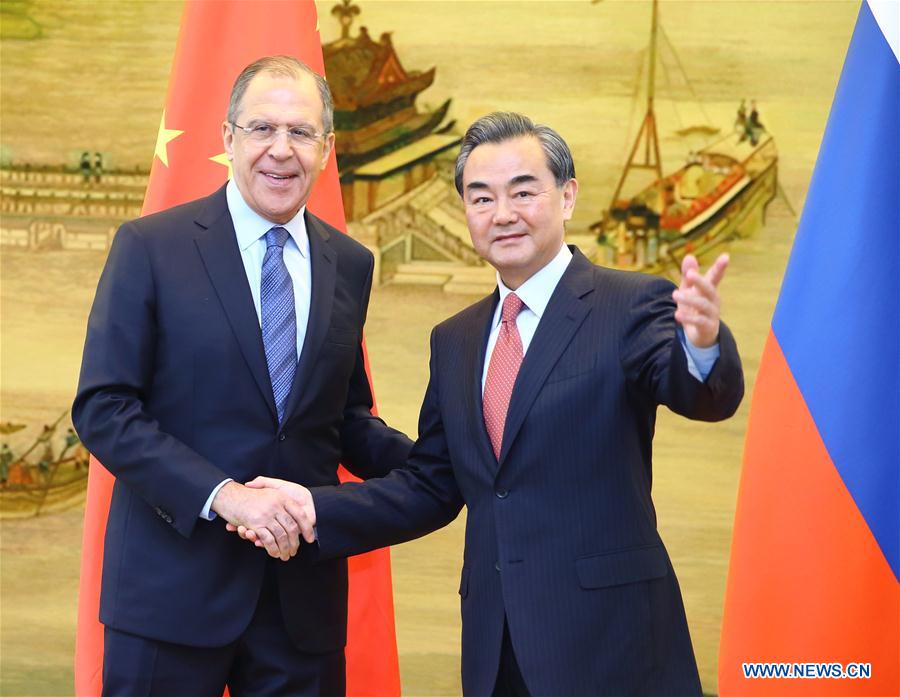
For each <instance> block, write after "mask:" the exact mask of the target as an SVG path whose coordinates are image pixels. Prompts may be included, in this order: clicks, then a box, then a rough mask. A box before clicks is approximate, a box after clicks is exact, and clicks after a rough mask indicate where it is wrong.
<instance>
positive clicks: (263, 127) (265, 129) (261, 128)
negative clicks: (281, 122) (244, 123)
mask: <svg viewBox="0 0 900 697" xmlns="http://www.w3.org/2000/svg"><path fill="white" fill-rule="evenodd" d="M250 128H251V131H250V132H251V133H252V134H253V135H255V136H267V135H269V134H270V133H271V132H272V131H273V130H274V129H273V127H272V125H271V124H268V123H258V124H256V125H255V126H251V127H250Z"/></svg>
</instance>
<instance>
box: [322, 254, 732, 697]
mask: <svg viewBox="0 0 900 697" xmlns="http://www.w3.org/2000/svg"><path fill="white" fill-rule="evenodd" d="M574 254H575V256H574V258H573V260H572V262H571V263H570V265H569V267H568V269H567V270H566V272H565V274H564V275H563V277H562V279H561V280H560V283H559V285H558V286H557V288H556V290H555V292H554V294H553V296H552V298H551V300H550V303H549V304H548V306H547V308H546V310H545V313H544V315H543V316H542V319H541V321H540V324H539V325H538V328H537V331H536V332H535V335H534V338H533V340H532V343H531V345H530V347H529V349H528V352H527V354H526V355H525V359H524V362H523V364H522V367H521V369H520V372H519V375H518V378H517V381H516V384H515V388H514V390H513V394H512V399H511V401H510V406H509V412H508V414H507V420H506V427H505V430H504V436H503V446H502V450H501V453H500V458H499V462H498V460H497V458H495V457H494V454H493V451H492V450H491V446H490V443H489V441H488V436H487V433H486V431H485V427H484V422H483V415H482V407H481V404H482V399H481V376H482V369H483V366H484V359H485V349H486V344H487V337H488V331H489V323H490V320H491V318H492V317H493V312H494V309H495V307H496V303H497V301H498V294H497V293H496V292H495V293H494V295H493V296H490V297H487V298H485V299H484V300H482V301H481V302H478V303H476V304H475V305H472V306H471V307H469V308H467V309H465V310H463V311H462V312H460V313H459V314H458V315H456V316H455V317H452V318H450V319H448V320H447V321H445V322H443V323H442V324H440V325H438V326H437V327H436V328H435V329H434V332H433V334H432V338H431V378H430V382H429V384H428V389H427V392H426V394H425V401H424V404H423V406H422V412H421V417H420V422H419V440H418V441H417V443H416V445H415V447H414V448H413V452H412V455H411V459H410V463H409V467H408V468H407V469H404V470H395V471H394V472H392V473H391V474H390V475H389V476H388V477H386V478H384V479H380V480H372V481H369V482H366V483H365V484H364V485H348V486H344V487H340V488H338V489H332V488H324V489H317V490H315V491H314V497H315V505H316V510H317V519H318V535H319V547H320V554H321V555H322V558H323V559H326V558H333V557H336V556H339V555H344V554H355V553H358V552H361V551H363V550H367V549H370V548H373V547H378V546H381V545H386V544H395V543H397V542H400V541H403V540H407V539H410V538H413V537H416V536H418V535H422V534H425V533H426V532H429V531H430V530H432V529H434V528H435V527H438V526H440V525H443V524H445V523H446V522H448V521H449V520H451V519H453V518H454V517H455V516H456V514H457V513H458V511H459V509H460V507H461V506H462V505H463V504H465V505H466V506H467V509H468V520H467V524H466V545H465V551H464V558H463V568H462V579H461V581H460V588H459V593H460V596H461V598H462V682H463V692H464V693H465V694H467V695H488V694H490V692H491V690H492V688H493V685H494V680H495V676H496V671H497V665H498V662H499V652H500V645H501V636H502V630H503V621H504V616H505V617H506V619H507V622H508V623H509V632H510V636H511V639H512V643H513V646H514V648H515V652H516V656H517V659H518V662H519V665H520V667H521V670H522V674H523V676H524V678H525V680H526V682H527V684H528V686H529V689H530V690H531V692H532V693H533V694H534V695H603V694H610V695H624V694H627V695H637V694H673V695H686V694H699V692H700V682H699V679H698V675H697V668H696V664H695V660H694V655H693V650H692V648H691V641H690V637H689V635H688V628H687V623H686V620H685V615H684V608H683V605H682V601H681V594H680V591H679V588H678V583H677V581H676V579H675V574H674V572H673V570H672V565H671V563H670V561H669V557H668V555H667V553H666V550H665V548H664V547H663V543H662V540H661V539H660V537H659V534H658V533H657V529H656V514H655V511H654V508H653V502H652V500H651V498H650V488H651V443H652V440H653V431H654V425H655V421H656V408H657V405H659V404H665V405H666V406H668V407H669V408H670V409H672V410H673V411H676V412H678V413H679V414H684V415H685V416H688V417H691V418H695V419H703V420H708V421H714V420H717V419H724V418H726V417H728V416H730V415H731V414H732V413H733V412H734V411H735V409H736V408H737V406H738V404H739V403H740V400H741V397H742V395H743V376H742V372H741V366H740V359H739V357H738V354H737V348H736V346H735V343H734V339H733V338H732V335H731V333H730V332H729V330H728V328H727V327H725V325H724V324H723V325H722V328H721V333H720V337H719V343H720V347H721V355H720V358H719V359H718V361H717V362H716V364H715V366H714V367H713V370H712V372H711V373H710V375H709V376H708V378H707V380H706V382H705V383H701V382H699V381H697V380H695V379H694V378H693V377H692V376H691V375H690V373H689V372H688V370H687V363H686V359H685V356H684V352H683V348H682V345H681V342H680V341H679V340H678V338H677V336H676V324H675V320H674V303H673V300H672V297H671V291H672V290H673V286H672V284H671V283H669V282H668V281H665V280H662V279H659V278H655V277H650V276H645V275H641V274H636V273H624V272H619V271H613V270H609V269H604V268H600V267H597V266H594V265H592V264H591V263H590V262H588V261H587V260H586V259H585V258H584V256H583V255H582V254H581V253H580V252H578V250H575V252H574ZM700 450H702V447H701V448H700Z"/></svg>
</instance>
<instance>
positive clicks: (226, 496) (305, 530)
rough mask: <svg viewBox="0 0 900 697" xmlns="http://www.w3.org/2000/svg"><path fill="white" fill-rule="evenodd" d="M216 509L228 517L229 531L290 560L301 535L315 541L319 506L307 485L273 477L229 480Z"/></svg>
mask: <svg viewBox="0 0 900 697" xmlns="http://www.w3.org/2000/svg"><path fill="white" fill-rule="evenodd" d="M211 508H212V510H213V511H215V512H216V513H217V514H218V515H220V516H222V518H224V519H225V523H226V525H225V527H226V529H227V530H228V531H229V532H236V533H237V534H238V535H240V537H241V538H242V539H244V540H247V541H249V542H253V543H254V544H255V545H256V546H257V547H264V548H265V550H266V551H267V552H268V553H269V555H270V556H272V557H275V558H277V559H281V560H282V561H287V560H288V559H290V558H291V557H293V556H294V555H295V554H297V551H298V550H299V549H300V537H301V536H302V537H303V539H304V540H306V541H307V542H309V543H312V542H315V539H316V533H315V530H314V528H315V525H316V509H315V506H314V505H313V499H312V495H311V494H310V493H309V489H307V488H306V487H303V486H300V485H299V484H295V483H294V482H287V481H284V480H283V479H273V478H271V477H256V479H253V480H251V481H249V482H247V483H246V484H239V483H238V482H234V481H231V482H228V483H227V484H225V486H223V487H222V488H221V489H219V491H218V492H217V493H216V496H215V498H214V499H213V503H212V507H211Z"/></svg>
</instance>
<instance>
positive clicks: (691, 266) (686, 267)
mask: <svg viewBox="0 0 900 697" xmlns="http://www.w3.org/2000/svg"><path fill="white" fill-rule="evenodd" d="M699 268H700V262H698V261H697V257H695V256H694V255H693V254H688V255H686V256H685V257H684V259H682V260H681V278H682V279H686V278H687V277H688V274H689V273H690V272H691V271H697V270H698V269H699ZM682 285H684V280H682Z"/></svg>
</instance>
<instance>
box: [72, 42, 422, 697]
mask: <svg viewBox="0 0 900 697" xmlns="http://www.w3.org/2000/svg"><path fill="white" fill-rule="evenodd" d="M331 105H332V101H331V95H330V92H329V89H328V86H327V84H326V83H325V81H324V80H323V79H322V78H320V77H319V76H317V75H316V74H315V73H314V72H313V71H312V70H310V69H309V68H308V67H307V66H306V65H304V64H303V63H300V62H299V61H297V60H295V59H293V58H286V57H269V58H264V59H261V60H259V61H256V62H254V63H253V64H251V65H250V66H248V67H247V68H245V69H244V71H243V72H242V73H241V75H240V76H239V77H238V79H237V81H236V82H235V84H234V87H233V90H232V94H231V99H230V103H229V106H228V114H227V119H226V121H225V122H224V123H223V126H222V134H223V139H224V146H225V150H226V152H227V154H228V157H229V159H230V160H231V162H232V165H233V177H232V179H231V180H230V181H229V182H228V183H227V184H226V185H225V186H223V187H222V188H221V189H219V190H218V191H216V192H214V193H213V194H211V195H210V196H209V197H207V198H204V199H200V200H197V201H194V202H191V203H188V204H186V205H183V206H178V207H176V208H172V209H170V210H167V211H163V212H161V213H158V214H155V215H151V216H148V217H145V218H141V219H138V220H134V221H131V222H128V223H125V224H124V225H123V226H122V227H121V228H120V229H119V231H118V233H117V234H116V237H115V240H114V242H113V244H112V248H111V250H110V253H109V258H108V261H107V263H106V268H105V269H104V271H103V274H102V277H101V279H100V283H99V286H98V289H97V295H96V298H95V300H94V305H93V308H92V310H91V315H90V319H89V321H88V330H87V339H86V342H85V348H84V358H83V362H82V369H81V377H80V381H79V385H78V393H77V396H76V399H75V403H74V406H73V408H72V417H73V423H74V424H75V428H76V430H77V432H78V435H79V436H80V437H81V439H82V441H83V442H84V444H85V445H86V446H87V447H88V448H89V449H90V451H91V452H92V453H94V454H95V455H96V456H97V458H98V459H99V460H100V461H101V462H102V463H103V464H104V466H106V467H107V468H108V469H109V470H110V471H111V472H112V473H113V474H114V475H115V477H116V483H115V488H114V490H113V494H112V501H111V504H110V510H109V521H108V526H107V534H106V541H105V551H104V559H103V582H102V589H101V597H100V620H101V621H102V622H103V623H104V625H105V634H104V637H105V649H104V668H103V671H104V672H103V687H104V692H105V693H106V694H110V695H113V694H136V693H137V692H138V691H140V692H141V694H155V695H173V694H192V695H221V694H222V691H223V689H224V687H225V685H226V684H227V685H228V686H229V689H230V691H231V694H233V695H248V694H254V695H257V694H275V693H276V692H277V693H278V694H292V695H320V694H329V695H331V694H342V693H343V692H344V690H345V665H344V645H345V643H346V628H347V563H346V561H345V560H343V559H340V560H334V561H326V562H323V563H320V564H318V565H316V566H313V565H312V562H311V557H310V554H308V552H309V550H310V549H311V548H310V547H307V546H303V548H302V549H301V548H300V544H299V526H298V522H297V520H295V518H299V517H301V512H300V509H299V506H298V504H297V503H296V502H295V501H294V500H293V499H292V498H291V497H290V496H288V495H287V493H286V492H280V491H276V490H271V489H268V490H261V489H252V488H248V487H246V486H243V485H242V484H240V482H245V481H248V480H251V479H253V478H254V477H255V476H257V475H269V476H275V477H280V478H284V479H286V480H290V481H295V482H300V483H302V484H305V485H307V486H315V485H331V484H337V482H338V476H337V468H338V462H339V461H340V462H342V463H343V464H344V465H345V466H346V467H347V468H348V469H349V470H350V471H351V472H353V473H354V474H356V475H358V476H360V477H362V478H368V477H373V476H383V475H385V474H387V473H388V471H389V470H390V468H391V467H392V466H393V465H394V464H396V463H402V462H404V461H405V460H406V458H407V455H408V452H409V449H410V447H411V445H412V443H411V442H410V441H409V439H408V438H406V436H404V435H403V434H401V433H399V432H398V431H395V430H393V429H390V428H388V427H387V426H386V425H385V424H384V423H383V422H382V421H381V420H379V419H377V418H375V417H373V416H372V414H371V407H372V394H371V391H370V387H369V383H368V379H367V376H366V371H365V365H364V360H363V353H362V349H361V335H362V327H363V322H364V320H365V317H366V310H367V306H368V301H369V291H370V287H371V283H372V274H373V267H374V260H373V257H372V254H371V253H370V252H369V251H367V250H366V249H365V248H364V247H363V246H362V245H360V244H359V243H357V242H355V241H354V240H353V239H351V238H350V237H348V236H347V235H344V234H341V233H340V232H338V231H337V230H335V229H334V228H331V227H330V226H328V225H327V224H326V223H324V222H323V221H321V220H319V219H318V218H317V217H316V216H314V215H312V214H311V213H309V211H308V210H306V203H307V201H308V200H309V197H310V193H311V191H312V189H313V187H314V185H315V183H316V180H317V178H318V176H319V174H320V172H321V171H322V170H323V169H324V167H325V165H326V162H327V159H328V157H329V154H330V152H331V150H332V147H333V144H334V133H333V125H332V106H331ZM217 516H218V517H220V518H222V519H224V521H228V522H230V523H235V524H243V525H246V526H249V527H251V528H253V529H254V530H257V531H258V532H259V533H260V536H261V538H262V540H263V541H264V545H265V546H266V549H267V550H268V552H269V553H270V555H271V556H272V557H273V558H272V559H270V558H269V557H268V556H267V555H266V554H264V553H261V552H260V551H259V550H257V549H254V548H253V547H252V546H251V545H248V544H246V543H245V542H242V541H241V540H240V539H238V537H237V536H235V535H231V534H229V533H227V532H226V530H225V524H224V521H223V520H216V518H217ZM298 550H299V553H298Z"/></svg>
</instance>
